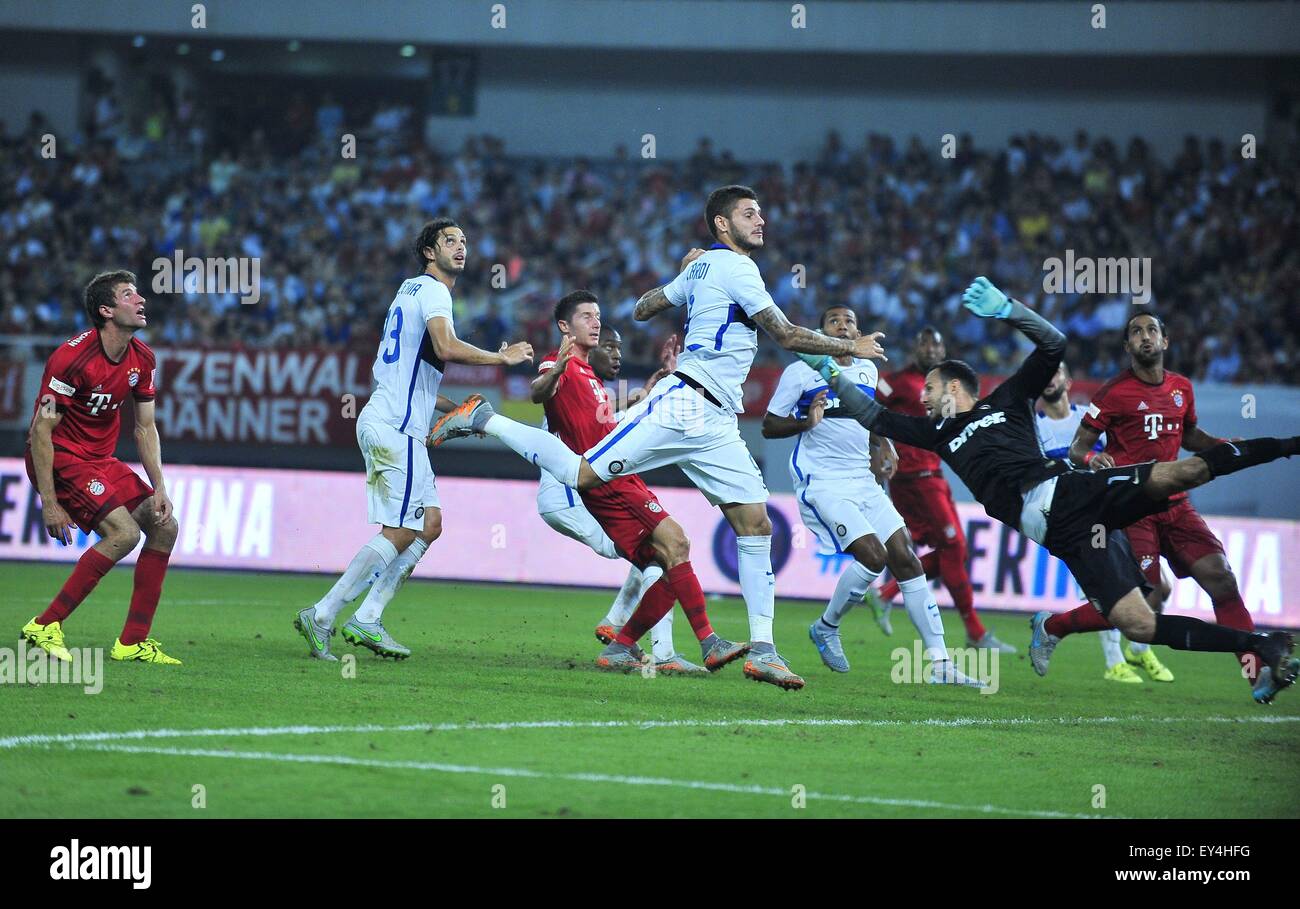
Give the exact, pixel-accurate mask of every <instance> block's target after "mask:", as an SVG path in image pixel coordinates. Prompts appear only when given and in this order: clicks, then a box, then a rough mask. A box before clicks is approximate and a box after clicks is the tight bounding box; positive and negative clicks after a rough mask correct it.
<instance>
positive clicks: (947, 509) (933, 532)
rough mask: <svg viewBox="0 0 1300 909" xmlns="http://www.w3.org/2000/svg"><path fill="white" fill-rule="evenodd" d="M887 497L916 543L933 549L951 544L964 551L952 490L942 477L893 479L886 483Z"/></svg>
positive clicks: (963, 537)
mask: <svg viewBox="0 0 1300 909" xmlns="http://www.w3.org/2000/svg"><path fill="white" fill-rule="evenodd" d="M889 497H890V499H892V500H893V502H894V507H895V508H897V509H898V513H899V514H901V515H902V516H903V522H904V523H906V524H907V529H908V531H909V532H910V533H911V534H912V539H913V540H914V541H915V542H916V543H918V544H920V545H922V546H930V547H932V548H934V549H940V548H942V547H944V546H951V545H953V544H956V545H959V546H962V547H965V545H966V535H965V534H964V533H962V529H961V519H960V518H958V517H957V506H956V505H954V504H953V501H952V490H951V489H950V488H949V487H948V481H947V480H945V479H944V478H943V477H942V476H937V477H915V478H911V479H908V478H901V479H900V478H899V477H894V478H893V479H892V480H890V481H889Z"/></svg>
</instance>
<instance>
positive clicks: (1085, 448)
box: [1070, 423, 1115, 470]
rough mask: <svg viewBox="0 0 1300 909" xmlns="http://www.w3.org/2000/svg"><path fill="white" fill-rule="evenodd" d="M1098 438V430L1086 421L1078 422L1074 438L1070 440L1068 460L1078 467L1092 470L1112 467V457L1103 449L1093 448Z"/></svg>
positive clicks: (1099, 436) (1099, 434) (1113, 464)
mask: <svg viewBox="0 0 1300 909" xmlns="http://www.w3.org/2000/svg"><path fill="white" fill-rule="evenodd" d="M1099 438H1101V432H1100V431H1099V430H1097V429H1094V428H1092V427H1091V426H1089V425H1088V424H1086V423H1080V424H1079V428H1078V429H1076V430H1075V431H1074V439H1073V440H1071V442H1070V460H1071V461H1072V462H1073V463H1075V464H1078V465H1079V466H1080V467H1091V468H1092V469H1093V470H1105V469H1106V468H1107V467H1114V466H1115V459H1114V458H1112V457H1111V456H1110V455H1108V454H1106V452H1104V451H1096V450H1095V449H1096V447H1097V440H1098V439H1099Z"/></svg>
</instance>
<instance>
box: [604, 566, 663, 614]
mask: <svg viewBox="0 0 1300 909" xmlns="http://www.w3.org/2000/svg"><path fill="white" fill-rule="evenodd" d="M663 576H664V570H663V569H662V568H660V567H659V566H658V565H651V566H649V567H648V568H646V569H645V571H642V570H641V569H639V568H637V567H636V566H635V565H633V566H632V568H631V570H630V571H628V573H627V579H626V580H625V581H623V586H622V588H621V589H620V590H619V592H618V596H616V597H615V598H614V604H613V605H612V606H610V607H609V612H608V613H606V614H605V621H606V622H608V623H609V624H611V625H613V626H614V627H615V628H621V627H623V626H624V625H626V624H627V620H628V619H630V618H632V613H633V612H635V611H636V607H637V605H638V604H639V603H640V602H641V598H642V597H643V596H645V592H646V591H647V590H649V589H650V588H651V587H653V586H654V585H655V582H656V581H658V580H659V579H660V578H662V577H663Z"/></svg>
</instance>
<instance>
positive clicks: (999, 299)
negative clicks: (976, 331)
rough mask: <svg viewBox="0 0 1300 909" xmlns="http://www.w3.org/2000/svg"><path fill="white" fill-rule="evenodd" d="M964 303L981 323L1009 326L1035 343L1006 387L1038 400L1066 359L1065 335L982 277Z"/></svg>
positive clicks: (974, 284)
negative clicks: (989, 321) (988, 321)
mask: <svg viewBox="0 0 1300 909" xmlns="http://www.w3.org/2000/svg"><path fill="white" fill-rule="evenodd" d="M961 299H962V305H963V306H964V307H966V308H967V309H969V310H970V311H971V312H973V313H974V314H975V315H977V316H979V317H980V318H981V319H1002V320H1004V321H1006V322H1010V323H1011V324H1012V325H1014V326H1015V327H1016V328H1018V329H1019V330H1020V332H1021V333H1022V334H1023V335H1024V336H1025V337H1027V338H1028V339H1029V340H1031V341H1033V342H1034V345H1035V347H1036V349H1035V350H1034V352H1033V353H1031V354H1030V355H1029V357H1028V358H1027V359H1026V360H1025V362H1024V363H1022V364H1021V366H1020V368H1019V369H1018V370H1016V373H1015V375H1013V376H1012V377H1011V378H1009V379H1007V381H1006V382H1004V383H1003V384H1004V385H1010V386H1011V387H1012V388H1013V389H1014V390H1015V391H1016V394H1017V396H1018V397H1023V398H1037V397H1038V395H1039V394H1040V393H1041V392H1042V390H1043V389H1044V388H1046V387H1047V383H1048V382H1050V381H1052V376H1053V375H1055V373H1056V368H1057V367H1058V366H1059V365H1060V364H1061V358H1062V357H1064V356H1065V335H1063V334H1062V333H1061V331H1060V329H1058V328H1057V327H1056V326H1055V325H1053V324H1052V323H1051V322H1049V321H1047V320H1046V319H1044V318H1043V317H1042V316H1040V315H1039V314H1038V313H1036V312H1034V311H1033V310H1032V309H1030V308H1029V307H1028V306H1026V305H1025V304H1023V303H1021V302H1020V301H1019V300H1013V299H1011V298H1010V297H1008V296H1007V295H1006V294H1004V293H1003V292H1002V291H1000V290H998V288H997V287H996V286H994V284H993V282H991V281H989V279H988V278H985V277H983V276H980V277H978V278H976V279H975V280H974V281H973V282H971V285H970V287H968V288H966V292H965V293H963V294H962V296H961Z"/></svg>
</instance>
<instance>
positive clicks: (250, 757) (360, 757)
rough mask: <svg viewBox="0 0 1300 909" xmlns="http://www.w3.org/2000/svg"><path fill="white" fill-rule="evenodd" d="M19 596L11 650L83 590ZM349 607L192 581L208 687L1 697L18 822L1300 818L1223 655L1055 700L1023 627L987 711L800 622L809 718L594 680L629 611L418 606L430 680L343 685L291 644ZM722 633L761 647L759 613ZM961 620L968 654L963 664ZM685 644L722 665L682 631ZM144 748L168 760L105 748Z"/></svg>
mask: <svg viewBox="0 0 1300 909" xmlns="http://www.w3.org/2000/svg"><path fill="white" fill-rule="evenodd" d="M432 555H434V554H433V553H431V556H432ZM2 570H3V574H4V583H3V588H4V591H5V595H4V598H3V604H2V605H0V626H3V627H5V628H7V629H8V631H7V632H5V634H6V636H7V640H5V641H3V642H2V643H0V646H3V647H7V648H15V647H16V645H17V637H18V629H19V628H20V627H21V626H22V625H23V624H24V623H25V622H26V621H27V620H28V619H30V618H31V616H32V615H34V614H36V613H38V612H40V611H41V610H42V609H43V607H44V605H45V604H46V603H47V602H48V601H49V599H50V597H51V596H52V594H53V593H54V591H55V590H56V589H57V588H58V586H59V584H61V583H62V581H63V579H64V577H65V575H66V572H67V570H68V569H67V567H65V566H58V565H49V566H46V565H16V564H6V565H5V566H4V567H3V569H2ZM330 582H331V581H330V579H327V578H324V577H320V576H294V575H263V576H257V575H251V574H231V573H216V572H200V571H182V570H176V571H173V572H171V573H170V575H169V576H168V578H167V585H166V589H165V591H164V597H163V603H162V606H161V608H160V610H159V615H158V620H157V622H156V623H155V627H154V635H155V636H156V637H157V638H159V639H160V640H161V641H162V642H163V644H164V646H165V649H166V650H167V651H168V652H170V653H171V654H172V655H174V656H177V657H179V658H181V659H182V660H184V661H185V665H184V666H181V667H164V666H147V665H139V664H115V663H110V662H106V663H105V669H104V684H103V690H102V691H101V692H100V693H99V694H95V695H87V694H86V693H84V691H83V690H82V688H80V687H78V686H74V685H40V686H38V685H17V684H6V685H0V707H2V708H3V709H0V816H5V817H36V816H55V817H124V816H129V817H204V816H213V817H269V816H289V817H361V816H366V817H384V816H391V817H428V816H436V817H442V816H452V817H594V816H615V817H662V816H671V817H800V816H805V817H981V816H983V817H988V816H1008V815H1010V816H1019V815H1027V816H1049V817H1050V816H1056V815H1058V814H1059V815H1065V816H1076V815H1086V816H1092V815H1106V816H1124V817H1150V816H1169V817H1178V816H1192V817H1203V816H1209V817H1256V816H1290V817H1294V816H1296V815H1297V814H1298V813H1300V778H1297V775H1296V773H1295V758H1296V755H1297V752H1298V751H1300V692H1286V693H1284V694H1283V695H1282V696H1281V697H1279V699H1278V702H1277V704H1276V705H1275V706H1273V707H1271V708H1263V707H1259V706H1257V705H1255V704H1254V703H1253V702H1252V701H1251V699H1250V696H1249V691H1248V688H1247V685H1246V683H1245V682H1244V681H1243V680H1242V679H1241V678H1240V676H1239V675H1238V673H1237V672H1236V671H1235V666H1234V663H1233V660H1232V658H1231V657H1230V656H1226V655H1217V654H1213V655H1211V654H1191V653H1178V652H1173V651H1162V654H1161V655H1162V658H1164V659H1165V662H1166V663H1167V664H1168V665H1169V666H1170V667H1171V668H1172V669H1173V671H1174V673H1175V675H1176V676H1177V680H1176V681H1175V682H1174V683H1173V684H1157V683H1154V682H1150V681H1147V682H1145V683H1144V684H1142V685H1119V684H1116V683H1113V682H1106V681H1103V680H1102V678H1101V673H1102V669H1103V666H1102V661H1101V653H1100V647H1099V646H1098V643H1097V640H1096V637H1095V636H1093V635H1088V636H1080V637H1076V638H1072V639H1070V640H1067V641H1066V642H1064V643H1063V644H1062V645H1061V647H1060V648H1058V650H1057V652H1056V656H1055V658H1054V660H1053V663H1052V670H1051V673H1050V674H1049V675H1048V677H1047V678H1043V679H1040V678H1038V677H1037V676H1035V675H1034V674H1033V672H1032V671H1031V669H1030V667H1029V664H1028V662H1027V661H1026V660H1025V659H1024V657H1023V651H1024V648H1025V645H1026V643H1027V638H1028V629H1027V624H1028V623H1027V621H1026V619H1025V617H1023V616H1020V615H996V614H992V615H987V616H986V620H987V622H988V624H989V625H990V627H991V628H993V629H994V630H995V631H996V632H997V633H998V634H999V635H1001V636H1002V637H1003V638H1004V639H1006V640H1008V641H1010V642H1013V643H1014V644H1016V645H1017V646H1018V647H1019V648H1020V649H1021V652H1022V655H1021V656H1017V657H1012V658H1010V659H1006V660H1003V661H1002V662H1001V665H1000V667H999V668H1000V678H999V690H998V691H997V693H995V694H990V695H983V694H980V693H979V692H978V691H975V690H972V689H955V688H940V687H934V686H928V685H919V684H895V683H893V682H892V681H891V678H890V669H891V665H892V664H891V661H890V653H891V651H892V650H893V648H895V647H898V646H908V647H910V645H911V640H912V634H911V627H910V625H909V623H908V621H907V618H906V615H905V614H903V613H902V612H901V610H899V611H896V612H895V616H894V618H895V622H894V626H895V634H894V637H892V638H885V637H884V636H882V635H881V634H880V632H879V631H878V629H877V628H876V626H875V624H874V623H873V622H872V621H871V617H870V614H869V613H868V612H867V611H866V610H865V609H863V610H861V611H858V612H855V613H853V614H852V615H850V617H849V619H848V621H847V623H846V625H845V646H846V650H847V652H848V656H849V658H850V660H851V661H852V663H853V671H852V673H850V674H848V675H842V676H840V675H833V674H832V673H831V672H829V671H828V670H827V669H825V668H824V667H823V666H822V665H821V663H820V661H819V660H818V658H817V655H816V652H815V651H814V650H813V647H812V645H811V644H810V643H809V641H808V638H807V625H808V623H809V622H810V621H812V620H813V619H814V618H815V617H816V615H817V614H818V607H817V606H815V605H814V604H811V603H806V602H788V601H787V602H781V603H779V604H778V607H777V622H776V636H777V643H778V645H779V646H780V648H781V650H782V652H783V654H784V655H785V656H786V657H787V659H788V660H789V661H790V662H791V664H792V667H793V668H794V669H795V670H796V671H798V672H801V673H802V674H803V675H804V676H805V677H806V678H807V680H808V685H807V687H806V688H805V689H804V690H803V691H800V692H788V693H787V692H782V691H779V690H777V689H775V688H772V687H770V686H767V685H761V684H757V683H755V682H751V681H748V680H746V679H744V678H743V677H742V675H741V671H740V665H739V664H733V665H732V666H729V667H727V668H726V669H724V670H723V671H722V672H720V673H718V674H717V675H714V676H711V677H709V678H705V679H684V678H664V677H659V678H642V677H640V676H621V675H611V674H607V673H604V672H601V671H599V670H596V669H595V668H594V667H593V665H592V661H593V659H594V657H595V655H596V653H597V651H598V649H599V645H598V644H597V642H596V640H595V638H594V637H593V636H592V628H593V627H594V625H595V623H596V621H597V620H598V619H599V618H600V617H601V616H602V615H603V614H604V611H605V609H606V607H607V605H608V602H609V598H610V596H612V592H604V591H592V590H557V589H542V588H526V587H511V586H495V585H469V584H452V583H434V582H422V581H415V582H412V583H410V584H408V585H407V586H406V588H405V589H404V590H403V591H402V592H401V593H400V594H399V595H398V598H397V599H396V600H395V601H394V602H393V603H392V605H391V606H390V607H389V610H388V613H387V616H386V619H387V624H388V627H389V629H390V631H392V633H393V635H394V636H395V637H396V638H397V639H398V640H400V641H402V642H403V643H405V644H407V645H408V646H410V647H411V648H412V650H413V651H414V655H413V657H412V658H411V659H410V660H408V661H406V662H403V663H393V662H390V661H381V660H380V659H378V658H377V657H374V656H373V655H371V654H370V653H368V652H365V651H354V650H353V649H352V648H350V647H349V646H348V645H346V644H344V643H343V642H342V640H341V638H339V637H336V638H335V639H334V640H335V645H334V646H335V649H336V652H338V653H340V654H343V653H355V654H356V661H355V663H354V664H352V667H353V668H354V669H355V677H352V678H346V677H344V671H343V670H344V667H345V665H347V664H346V663H344V664H338V663H331V664H327V663H321V662H317V661H313V660H311V659H309V658H308V656H307V651H306V645H305V644H304V642H303V641H302V639H301V638H300V637H299V636H298V635H297V634H296V633H295V632H294V630H293V628H292V626H291V622H292V619H293V614H294V612H295V611H296V610H297V609H298V608H301V606H303V605H306V604H309V603H311V602H313V601H315V599H316V598H317V597H319V596H320V595H321V594H322V593H324V591H325V590H326V589H327V587H328V585H329V584H330ZM130 584H131V574H130V571H129V570H117V571H114V572H112V573H111V574H110V575H109V576H108V577H107V578H105V579H104V581H103V582H102V583H101V584H100V586H99V588H98V589H97V590H96V591H95V593H94V594H93V595H92V596H91V598H90V599H89V600H88V601H87V602H86V603H84V604H83V605H82V607H81V608H80V609H79V610H78V611H77V613H76V614H75V615H74V616H73V617H72V619H71V621H70V622H69V623H68V624H67V628H66V631H67V634H68V643H69V646H72V647H85V646H102V647H108V646H109V645H111V644H112V641H113V639H114V637H115V636H116V635H117V633H118V632H119V630H120V628H121V623H122V621H123V619H124V618H125V612H126V604H127V601H128V599H129V596H130ZM710 614H711V617H712V619H713V621H714V624H715V626H716V627H717V629H718V631H719V632H720V633H722V634H723V635H728V636H734V637H739V638H743V637H744V634H745V630H746V627H747V626H746V622H745V614H744V607H743V604H741V603H740V602H739V601H738V600H721V601H713V602H711V603H710ZM347 615H348V613H346V612H345V613H344V615H343V616H342V618H344V619H345V618H346V617H347ZM944 618H945V622H946V623H947V630H948V642H949V645H950V646H957V645H960V644H962V643H964V640H963V635H962V629H961V625H960V623H959V622H958V621H957V618H956V616H955V614H954V613H952V612H951V611H950V610H944ZM676 637H677V642H678V647H679V649H680V650H681V651H682V652H683V653H685V654H687V655H694V654H696V653H698V651H697V649H696V648H695V646H694V644H693V642H692V641H691V635H690V630H689V626H688V624H687V623H686V621H685V619H684V618H683V617H681V616H680V613H679V615H678V620H677V629H676ZM824 721H843V722H841V723H838V724H836V723H827V722H824ZM295 727H296V728H295ZM359 727H360V728H359ZM141 730H144V731H167V734H166V735H163V736H148V735H136V736H120V735H116V736H107V737H102V738H93V737H91V736H88V735H87V734H88V733H124V732H131V731H137V732H138V731H141ZM180 730H202V732H201V733H200V734H196V735H184V736H180V735H175V734H172V731H180ZM235 730H243V731H242V732H236V731H235ZM32 736H37V737H38V738H36V739H32V738H29V737H32ZM41 736H43V737H44V738H40V737H41ZM50 737H54V738H50ZM195 787H202V789H196V788H195ZM1098 787H1104V789H1101V788H1098ZM1103 798H1104V804H1103V801H1102V800H1103ZM196 803H199V804H201V805H202V807H196Z"/></svg>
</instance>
